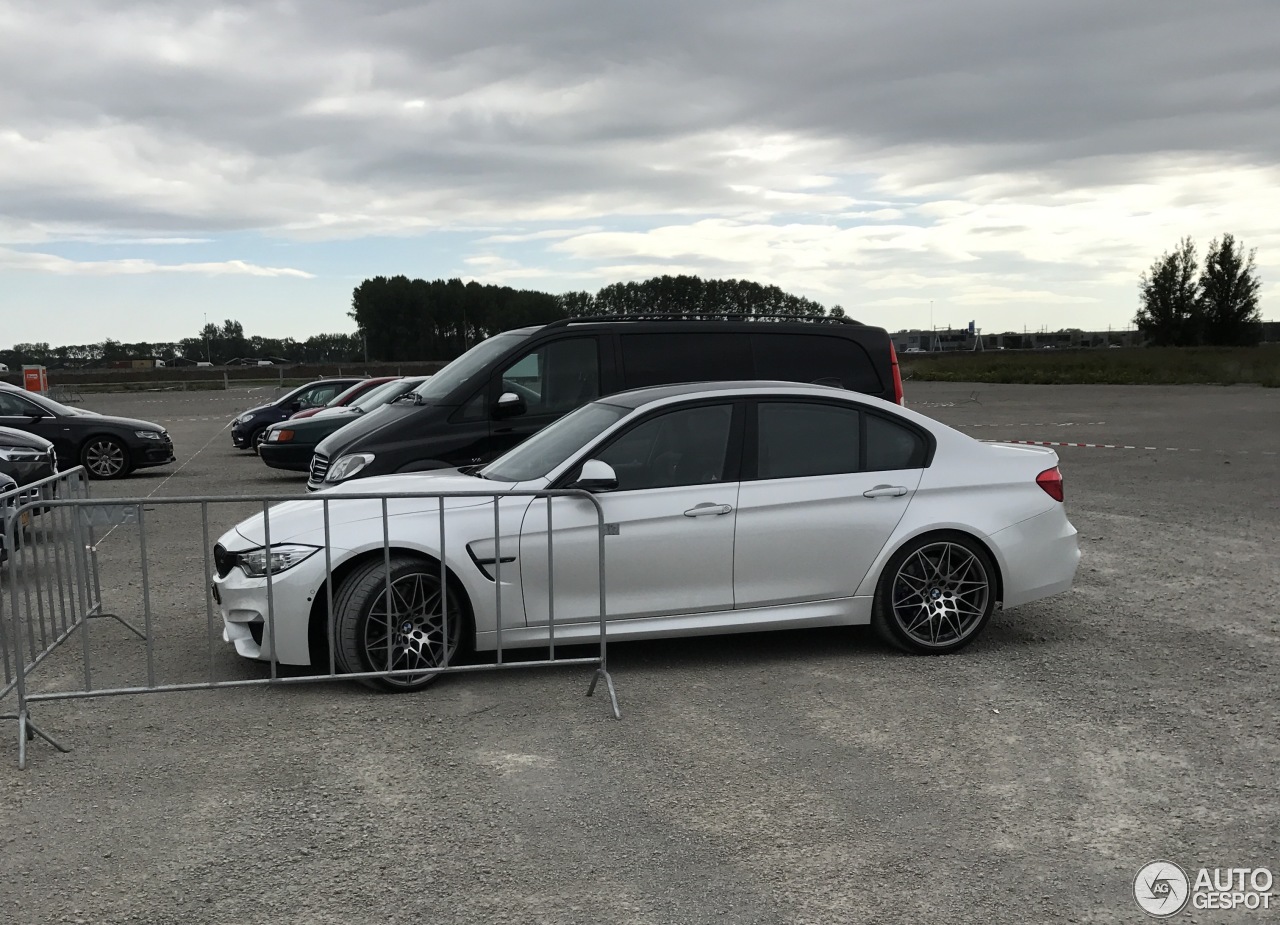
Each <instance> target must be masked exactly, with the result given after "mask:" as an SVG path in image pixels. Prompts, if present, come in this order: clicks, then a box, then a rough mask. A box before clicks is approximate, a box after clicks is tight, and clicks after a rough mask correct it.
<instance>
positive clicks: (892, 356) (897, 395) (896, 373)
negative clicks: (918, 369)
mask: <svg viewBox="0 0 1280 925" xmlns="http://www.w3.org/2000/svg"><path fill="white" fill-rule="evenodd" d="M889 364H890V365H891V366H892V367H893V400H894V402H896V403H897V404H899V405H901V404H903V401H902V370H900V369H899V368H898V351H896V350H894V349H893V341H889ZM1059 500H1061V499H1059Z"/></svg>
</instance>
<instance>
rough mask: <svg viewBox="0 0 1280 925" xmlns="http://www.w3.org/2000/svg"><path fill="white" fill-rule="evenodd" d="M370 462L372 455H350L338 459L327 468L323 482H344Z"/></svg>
mask: <svg viewBox="0 0 1280 925" xmlns="http://www.w3.org/2000/svg"><path fill="white" fill-rule="evenodd" d="M371 462H373V454H372V453H352V454H351V455H350V456H342V457H339V459H338V461H337V462H336V463H334V464H333V465H332V466H330V467H329V471H328V473H327V474H326V475H325V477H324V480H325V481H326V482H343V481H346V480H347V479H349V478H351V477H352V476H354V475H357V474H358V473H359V472H360V471H361V470H363V469H364V467H365V466H367V465H369V463H371Z"/></svg>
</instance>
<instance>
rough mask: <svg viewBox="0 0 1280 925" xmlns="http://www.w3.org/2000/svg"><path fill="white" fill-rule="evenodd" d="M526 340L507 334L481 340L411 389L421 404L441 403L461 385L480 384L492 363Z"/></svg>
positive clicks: (518, 335)
mask: <svg viewBox="0 0 1280 925" xmlns="http://www.w3.org/2000/svg"><path fill="white" fill-rule="evenodd" d="M528 337H529V335H528V334H514V333H508V334H499V335H497V336H496V337H490V338H489V339H488V340H483V341H481V342H480V343H478V344H476V345H475V346H474V347H472V348H471V349H470V350H468V351H467V352H466V353H464V354H463V355H462V356H460V357H458V358H457V359H456V360H454V361H453V362H452V363H450V364H449V365H448V366H446V367H445V368H444V369H442V370H440V372H438V373H436V374H435V375H434V376H432V377H431V378H430V379H428V380H427V381H426V382H424V383H422V385H420V386H418V387H417V388H416V389H414V390H413V391H414V394H416V395H417V396H418V397H419V398H421V399H422V400H424V401H435V402H439V401H443V400H444V399H446V398H448V397H449V396H450V395H452V394H454V392H456V391H457V390H458V389H459V388H461V387H462V385H463V384H464V383H468V382H471V383H479V382H481V381H482V380H484V379H485V378H487V377H488V374H489V371H490V370H491V369H492V368H493V363H494V361H495V360H497V358H498V357H500V356H502V355H503V354H504V353H506V352H507V351H508V350H510V349H511V348H512V347H514V346H515V345H516V344H517V343H518V342H520V341H522V340H525V339H527V338H528Z"/></svg>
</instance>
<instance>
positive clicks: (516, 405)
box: [493, 392, 529, 418]
mask: <svg viewBox="0 0 1280 925" xmlns="http://www.w3.org/2000/svg"><path fill="white" fill-rule="evenodd" d="M527 410H529V409H528V407H527V406H526V405H525V403H524V399H523V398H521V397H520V396H519V395H517V394H516V393H515V392H503V393H502V395H501V396H500V397H499V398H498V404H497V405H496V406H495V407H494V409H493V416H494V417H496V418H510V417H515V416H516V415H518V414H524V413H525V412H526V411H527Z"/></svg>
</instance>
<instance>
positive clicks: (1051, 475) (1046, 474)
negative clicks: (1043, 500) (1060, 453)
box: [1036, 466, 1062, 501]
mask: <svg viewBox="0 0 1280 925" xmlns="http://www.w3.org/2000/svg"><path fill="white" fill-rule="evenodd" d="M1036 484H1037V485H1039V486H1040V487H1041V488H1043V489H1044V491H1045V494H1047V495H1048V496H1049V497H1050V498H1052V499H1053V500H1054V501H1061V500H1062V473H1061V472H1060V471H1058V467H1057V466H1054V467H1053V468H1052V469H1045V470H1044V471H1043V472H1041V473H1040V474H1039V475H1037V476H1036Z"/></svg>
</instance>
